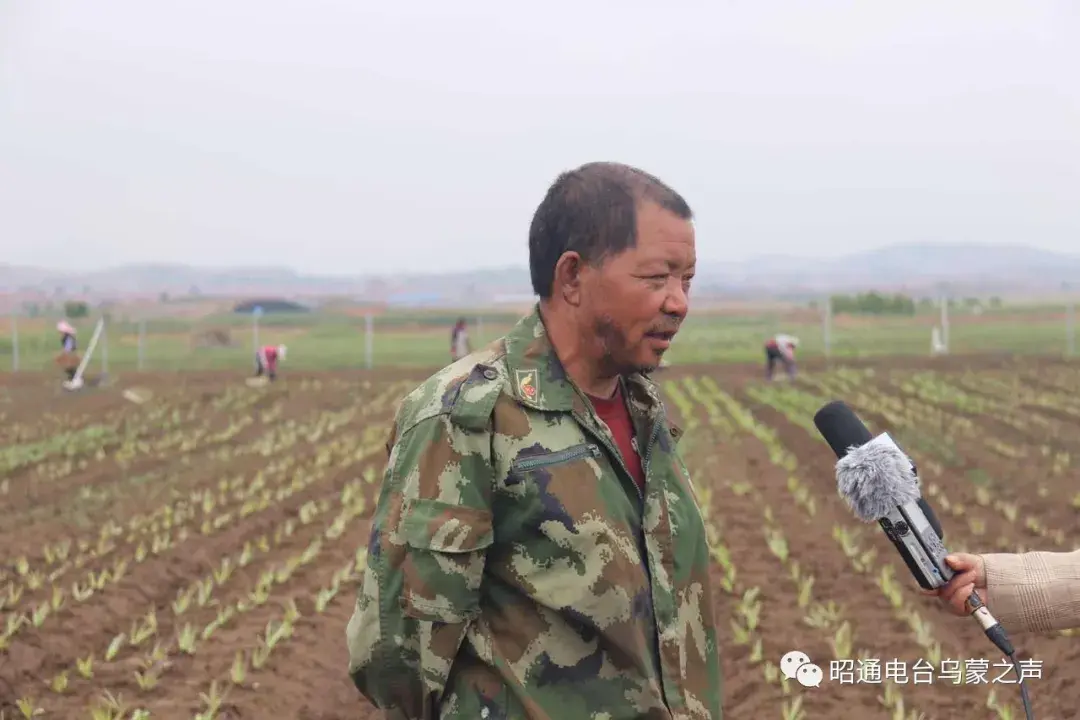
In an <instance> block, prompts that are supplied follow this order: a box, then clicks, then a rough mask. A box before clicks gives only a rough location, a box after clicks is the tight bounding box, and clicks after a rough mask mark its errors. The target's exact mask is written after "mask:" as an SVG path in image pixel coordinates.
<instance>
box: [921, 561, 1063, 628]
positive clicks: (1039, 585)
mask: <svg viewBox="0 0 1080 720" xmlns="http://www.w3.org/2000/svg"><path fill="white" fill-rule="evenodd" d="M945 562H947V563H948V564H949V567H951V568H952V569H953V570H955V571H956V575H954V576H953V578H952V579H951V580H950V581H949V582H948V583H947V584H946V585H945V587H943V588H939V589H937V590H921V591H920V592H922V593H923V594H924V595H936V596H938V597H940V598H941V601H942V603H944V604H945V606H946V607H948V608H949V610H950V611H951V612H952V613H954V614H956V615H961V616H966V615H970V614H971V613H970V612H968V611H967V610H965V609H964V601H965V600H967V598H968V597H969V596H970V595H971V591H972V590H978V591H979V597H981V598H982V600H983V602H985V603H986V607H987V608H988V609H989V610H990V612H991V613H993V615H994V617H996V618H997V619H998V622H1000V623H1001V626H1002V627H1003V628H1005V631H1006V632H1053V631H1055V630H1069V629H1072V628H1078V627H1080V606H1078V605H1077V603H1076V598H1078V597H1080V550H1073V551H1072V552H1045V551H1041V550H1037V551H1034V552H1027V553H1023V554H1010V553H989V554H986V555H972V554H968V553H954V554H953V555H950V556H949V557H947V558H945Z"/></svg>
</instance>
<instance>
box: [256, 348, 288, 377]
mask: <svg viewBox="0 0 1080 720" xmlns="http://www.w3.org/2000/svg"><path fill="white" fill-rule="evenodd" d="M284 359H285V346H284V345H264V346H263V347H261V348H259V351H258V352H256V353H255V377H261V376H262V375H263V373H265V374H266V377H267V378H269V379H270V380H274V379H275V378H276V377H277V365H278V361H279V360H284Z"/></svg>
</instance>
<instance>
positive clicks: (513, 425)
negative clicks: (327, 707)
mask: <svg viewBox="0 0 1080 720" xmlns="http://www.w3.org/2000/svg"><path fill="white" fill-rule="evenodd" d="M691 220H692V215H691V211H690V208H689V207H688V206H687V204H686V202H685V201H684V200H683V199H682V198H681V197H680V196H679V195H678V194H677V193H675V191H673V190H671V189H670V188H668V187H667V186H666V185H664V184H663V183H662V182H660V181H659V180H657V179H656V178H654V177H652V176H650V175H647V174H646V173H644V172H642V171H640V170H636V169H634V168H630V167H627V166H624V165H618V164H613V163H594V164H589V165H585V166H583V167H580V168H578V169H577V170H574V171H571V172H567V173H564V174H562V175H560V176H559V177H558V178H557V179H556V180H555V182H554V184H553V185H552V186H551V187H550V188H549V190H548V192H547V195H546V196H545V197H544V199H543V201H542V202H541V203H540V206H539V207H538V208H537V210H536V214H535V215H534V217H533V221H532V226H531V229H530V232H529V264H530V269H531V275H532V284H533V289H534V291H535V292H536V293H537V295H539V296H540V301H539V303H538V305H537V307H536V308H535V309H534V311H533V312H532V313H531V314H530V315H529V316H527V317H526V318H524V319H523V320H522V321H521V322H519V323H518V325H517V326H516V327H515V328H514V329H513V330H511V331H510V333H509V334H507V335H506V336H505V337H503V338H500V339H499V340H498V341H496V342H494V343H492V344H491V345H489V346H488V347H487V348H484V349H482V350H480V351H477V352H475V353H473V354H472V355H469V356H467V357H465V358H463V359H461V360H459V361H457V362H456V363H454V364H452V365H450V366H449V367H447V368H444V369H443V370H441V371H440V372H438V373H436V374H435V375H434V376H432V377H431V378H429V379H428V380H427V381H425V382H424V383H423V384H422V385H420V387H419V388H417V389H416V390H414V391H413V392H412V393H411V394H409V395H408V396H407V397H406V398H405V400H404V401H403V402H402V404H401V407H400V408H399V410H398V413H397V417H396V419H395V423H394V426H393V430H392V432H391V436H390V439H389V442H388V443H387V448H388V450H389V460H388V463H387V467H386V472H385V475H384V479H383V486H382V491H381V493H380V496H379V500H378V503H377V506H376V508H375V511H374V515H373V520H372V529H371V537H370V542H369V546H368V553H367V569H366V571H365V575H364V580H363V587H362V589H361V590H360V593H359V596H358V599H357V604H356V609H355V611H354V613H353V617H352V619H351V620H350V622H349V626H348V630H347V637H348V646H349V655H350V663H349V670H350V674H351V676H352V678H353V681H354V682H355V684H356V686H357V687H358V688H359V689H360V691H361V692H362V693H363V694H364V695H365V696H367V697H368V699H370V700H371V702H372V703H374V704H375V705H376V706H378V707H380V708H383V709H384V710H386V711H387V717H390V718H396V719H410V720H411V719H413V718H452V719H453V720H475V719H477V718H482V719H484V718H486V719H488V720H496V719H498V718H513V719H514V720H570V719H571V718H573V720H579V719H582V720H584V719H587V718H595V719H596V720H600V719H601V718H606V719H607V720H630V719H631V718H636V719H638V720H675V719H678V720H698V719H700V720H705V719H706V718H708V719H710V720H721V719H722V714H721V709H720V698H721V687H720V679H721V678H720V661H719V654H718V647H717V632H716V626H715V618H714V616H713V606H712V598H711V590H710V584H709V550H708V546H707V543H706V536H705V529H704V524H703V522H702V518H701V515H700V513H699V510H698V507H697V504H696V500H695V496H694V491H693V489H692V486H691V483H690V477H689V474H688V473H687V471H686V467H685V465H684V464H683V462H682V460H681V459H680V457H679V455H678V453H677V451H676V441H677V440H678V438H679V436H680V431H679V430H678V429H677V428H676V427H674V426H673V425H671V424H670V422H669V421H668V419H667V416H666V412H665V409H664V407H663V405H662V404H661V401H660V399H659V396H658V392H657V388H656V386H655V385H654V384H653V382H652V381H651V380H650V379H649V377H648V375H649V373H650V372H651V371H653V370H654V369H656V367H657V366H658V365H659V363H660V360H661V358H662V357H663V355H664V352H665V351H666V350H667V349H668V346H669V345H670V344H671V340H672V338H673V337H674V336H675V333H676V331H677V330H678V329H679V326H680V325H681V323H682V321H683V319H684V318H685V317H686V315H687V311H688V300H687V296H688V293H689V289H690V281H691V278H692V277H693V274H694V266H695V260H696V256H695V249H694V227H693V224H692V221H691Z"/></svg>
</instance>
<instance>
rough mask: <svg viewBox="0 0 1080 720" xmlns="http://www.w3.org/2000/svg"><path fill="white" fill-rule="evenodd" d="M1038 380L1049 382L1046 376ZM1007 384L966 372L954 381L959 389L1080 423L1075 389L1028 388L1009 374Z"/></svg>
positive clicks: (1023, 378)
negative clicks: (990, 396)
mask: <svg viewBox="0 0 1080 720" xmlns="http://www.w3.org/2000/svg"><path fill="white" fill-rule="evenodd" d="M1040 376H1041V377H1038V378H1035V379H1036V380H1039V381H1043V382H1045V381H1046V379H1047V378H1046V376H1043V375H1042V373H1040ZM1007 377H1008V380H1002V379H1000V378H998V377H995V376H993V375H990V374H989V373H986V372H980V373H973V372H971V371H965V372H963V373H961V374H960V375H959V376H958V377H956V378H955V380H954V381H955V382H956V383H957V385H958V386H959V387H960V388H961V389H964V390H968V391H970V392H974V393H990V392H992V393H993V394H994V395H995V396H996V397H999V398H1008V402H1010V403H1011V404H1012V405H1027V406H1031V407H1035V408H1040V409H1046V410H1052V411H1053V412H1055V413H1059V414H1064V415H1068V416H1070V417H1073V418H1076V419H1080V402H1077V400H1076V398H1075V397H1074V395H1073V390H1074V389H1075V388H1074V387H1071V386H1068V385H1066V386H1065V387H1063V388H1061V389H1060V390H1059V391H1058V392H1049V391H1046V390H1043V389H1042V388H1039V387H1036V386H1033V385H1029V384H1027V383H1026V382H1025V377H1024V376H1023V375H1020V374H1015V373H1014V374H1010V375H1008V376H1007Z"/></svg>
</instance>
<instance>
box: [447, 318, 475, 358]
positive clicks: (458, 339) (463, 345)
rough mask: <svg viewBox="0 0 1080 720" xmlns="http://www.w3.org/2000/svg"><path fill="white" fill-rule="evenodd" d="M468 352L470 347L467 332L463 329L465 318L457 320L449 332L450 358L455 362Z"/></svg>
mask: <svg viewBox="0 0 1080 720" xmlns="http://www.w3.org/2000/svg"><path fill="white" fill-rule="evenodd" d="M470 352H472V345H471V344H470V343H469V331H468V330H467V329H466V328H465V318H458V321H457V322H456V323H454V329H453V330H451V331H450V358H451V360H453V361H454V362H456V361H458V360H460V359H461V358H463V357H465V356H466V355H468V354H469V353H470Z"/></svg>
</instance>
